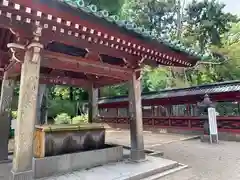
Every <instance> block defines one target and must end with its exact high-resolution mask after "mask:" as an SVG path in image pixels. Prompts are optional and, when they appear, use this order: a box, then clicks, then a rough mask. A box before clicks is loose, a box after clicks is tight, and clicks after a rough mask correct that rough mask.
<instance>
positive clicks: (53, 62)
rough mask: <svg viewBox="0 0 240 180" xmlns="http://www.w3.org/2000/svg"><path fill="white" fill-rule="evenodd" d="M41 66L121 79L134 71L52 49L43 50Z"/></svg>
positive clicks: (126, 77)
mask: <svg viewBox="0 0 240 180" xmlns="http://www.w3.org/2000/svg"><path fill="white" fill-rule="evenodd" d="M41 66H43V67H49V68H55V69H61V70H65V71H74V72H83V73H87V74H93V75H96V76H105V77H113V78H116V79H121V80H128V79H129V77H130V75H131V73H132V70H131V69H129V68H124V67H119V66H115V65H110V64H107V63H102V62H96V61H91V60H88V59H85V58H82V57H75V56H69V55H66V54H61V53H55V52H50V51H44V52H43V60H42V63H41Z"/></svg>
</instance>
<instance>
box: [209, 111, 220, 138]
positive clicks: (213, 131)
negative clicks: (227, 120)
mask: <svg viewBox="0 0 240 180" xmlns="http://www.w3.org/2000/svg"><path fill="white" fill-rule="evenodd" d="M216 117H217V113H216V110H215V108H208V121H209V131H210V135H217V134H218V129H217V118H216Z"/></svg>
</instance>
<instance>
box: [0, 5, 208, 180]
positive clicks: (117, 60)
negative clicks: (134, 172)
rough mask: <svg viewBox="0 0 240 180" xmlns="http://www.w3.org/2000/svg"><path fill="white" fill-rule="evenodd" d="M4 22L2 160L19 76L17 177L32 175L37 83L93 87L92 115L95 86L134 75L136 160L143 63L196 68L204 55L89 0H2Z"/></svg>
mask: <svg viewBox="0 0 240 180" xmlns="http://www.w3.org/2000/svg"><path fill="white" fill-rule="evenodd" d="M0 27H1V29H0V48H1V49H0V68H1V75H2V91H1V101H0V107H1V122H0V161H4V160H6V159H8V134H9V123H10V121H9V115H10V110H11V100H12V96H13V89H14V84H15V82H16V81H20V93H19V104H18V113H17V127H16V130H15V150H14V159H13V166H12V179H20V178H23V179H24V178H25V179H31V178H32V159H33V146H34V145H33V140H34V131H35V125H36V106H37V94H38V87H39V83H41V84H60V85H68V86H75V87H81V88H85V89H86V90H88V91H89V97H90V100H89V104H90V107H89V109H90V110H89V112H90V113H89V121H90V122H93V121H94V119H96V118H97V114H98V105H97V94H98V93H97V89H98V88H100V87H103V86H107V85H113V84H118V83H122V82H129V111H130V131H131V155H130V158H131V159H132V160H134V161H138V160H142V159H145V153H144V143H143V121H142V108H141V81H140V79H141V67H142V66H143V65H150V66H152V67H157V66H159V65H160V66H178V67H193V66H194V65H195V64H196V63H197V61H198V60H200V59H201V57H203V56H205V55H203V54H199V53H197V52H195V51H194V50H192V49H190V48H185V47H184V46H183V45H182V44H181V43H180V42H178V41H171V40H170V39H168V38H167V36H165V35H163V36H158V35H157V34H156V33H154V32H151V31H148V30H147V29H145V28H143V27H138V26H136V25H135V24H134V23H132V22H129V21H124V20H119V17H118V16H115V15H110V14H109V13H108V12H107V11H105V10H97V8H96V6H95V5H86V4H85V3H84V1H83V0H72V1H70V0H0Z"/></svg>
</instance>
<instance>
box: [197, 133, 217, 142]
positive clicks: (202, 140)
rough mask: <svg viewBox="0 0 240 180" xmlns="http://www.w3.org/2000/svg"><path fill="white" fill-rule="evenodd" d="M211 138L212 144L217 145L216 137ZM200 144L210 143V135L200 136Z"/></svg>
mask: <svg viewBox="0 0 240 180" xmlns="http://www.w3.org/2000/svg"><path fill="white" fill-rule="evenodd" d="M211 136H212V143H218V139H217V135H211ZM201 142H210V135H202V136H201Z"/></svg>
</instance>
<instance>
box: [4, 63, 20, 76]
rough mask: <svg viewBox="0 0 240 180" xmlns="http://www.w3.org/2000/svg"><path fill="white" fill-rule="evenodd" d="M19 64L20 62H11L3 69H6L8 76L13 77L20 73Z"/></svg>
mask: <svg viewBox="0 0 240 180" xmlns="http://www.w3.org/2000/svg"><path fill="white" fill-rule="evenodd" d="M21 66H22V64H21V63H19V62H16V61H15V62H11V63H10V64H9V65H8V66H7V69H5V71H7V72H8V73H7V75H8V78H13V77H17V76H20V74H21Z"/></svg>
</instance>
